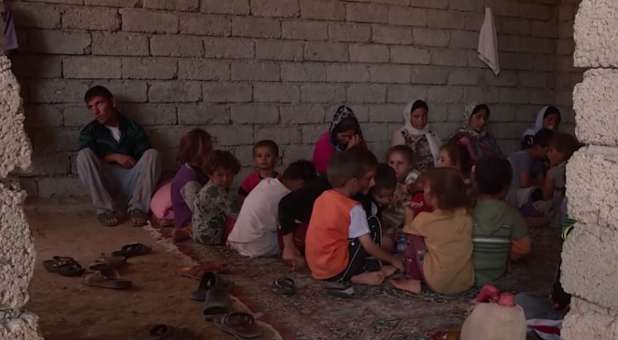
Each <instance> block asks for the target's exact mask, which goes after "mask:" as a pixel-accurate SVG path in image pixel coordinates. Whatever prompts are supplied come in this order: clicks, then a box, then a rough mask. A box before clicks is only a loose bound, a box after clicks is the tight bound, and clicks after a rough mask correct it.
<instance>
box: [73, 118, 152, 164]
mask: <svg viewBox="0 0 618 340" xmlns="http://www.w3.org/2000/svg"><path fill="white" fill-rule="evenodd" d="M118 128H119V129H120V140H119V141H116V140H115V139H114V137H113V136H112V133H111V132H110V131H109V129H108V128H107V127H105V125H103V124H101V123H99V122H98V121H96V120H93V121H92V122H90V123H88V125H86V126H85V127H84V128H83V129H82V130H81V132H80V133H79V149H80V150H81V149H85V148H90V149H91V150H92V151H93V152H94V153H96V154H97V156H99V157H103V156H106V155H109V154H112V153H119V154H123V155H129V156H131V157H133V158H135V159H136V160H138V159H139V158H140V157H142V154H144V152H145V151H146V150H148V149H149V148H150V142H148V136H146V132H145V131H144V129H143V128H142V127H141V126H139V125H138V124H137V123H136V122H134V121H132V120H129V119H127V118H125V117H124V116H122V115H121V114H118Z"/></svg>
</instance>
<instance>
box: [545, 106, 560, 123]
mask: <svg viewBox="0 0 618 340" xmlns="http://www.w3.org/2000/svg"><path fill="white" fill-rule="evenodd" d="M549 115H558V123H560V120H561V118H562V117H561V116H560V110H558V108H557V107H555V106H552V105H550V106H548V107H547V109H546V110H545V114H543V118H547V116H549Z"/></svg>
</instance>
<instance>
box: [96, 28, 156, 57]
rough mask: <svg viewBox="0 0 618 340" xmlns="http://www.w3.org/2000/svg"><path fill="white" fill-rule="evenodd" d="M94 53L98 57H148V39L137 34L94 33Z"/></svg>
mask: <svg viewBox="0 0 618 340" xmlns="http://www.w3.org/2000/svg"><path fill="white" fill-rule="evenodd" d="M92 39H93V43H92V53H93V54H95V55H96V54H98V55H122V56H147V55H148V37H146V36H145V35H141V34H137V33H124V32H118V33H108V32H93V33H92Z"/></svg>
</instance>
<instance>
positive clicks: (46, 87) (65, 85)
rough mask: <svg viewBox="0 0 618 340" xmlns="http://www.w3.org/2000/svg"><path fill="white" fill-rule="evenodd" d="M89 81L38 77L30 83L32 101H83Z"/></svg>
mask: <svg viewBox="0 0 618 340" xmlns="http://www.w3.org/2000/svg"><path fill="white" fill-rule="evenodd" d="M88 85H89V84H88V82H86V81H83V80H69V79H49V80H48V79H37V80H36V82H34V83H32V84H29V86H28V88H29V92H28V93H29V95H30V102H32V103H76V102H77V103H83V101H84V93H86V90H88V87H89V86H88Z"/></svg>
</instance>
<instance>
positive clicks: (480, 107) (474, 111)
mask: <svg viewBox="0 0 618 340" xmlns="http://www.w3.org/2000/svg"><path fill="white" fill-rule="evenodd" d="M481 111H485V112H487V118H489V113H490V112H491V111H489V106H487V104H479V105H477V106H475V107H474V109H472V113H471V114H470V118H472V116H473V115H475V114H477V113H479V112H481Z"/></svg>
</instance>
